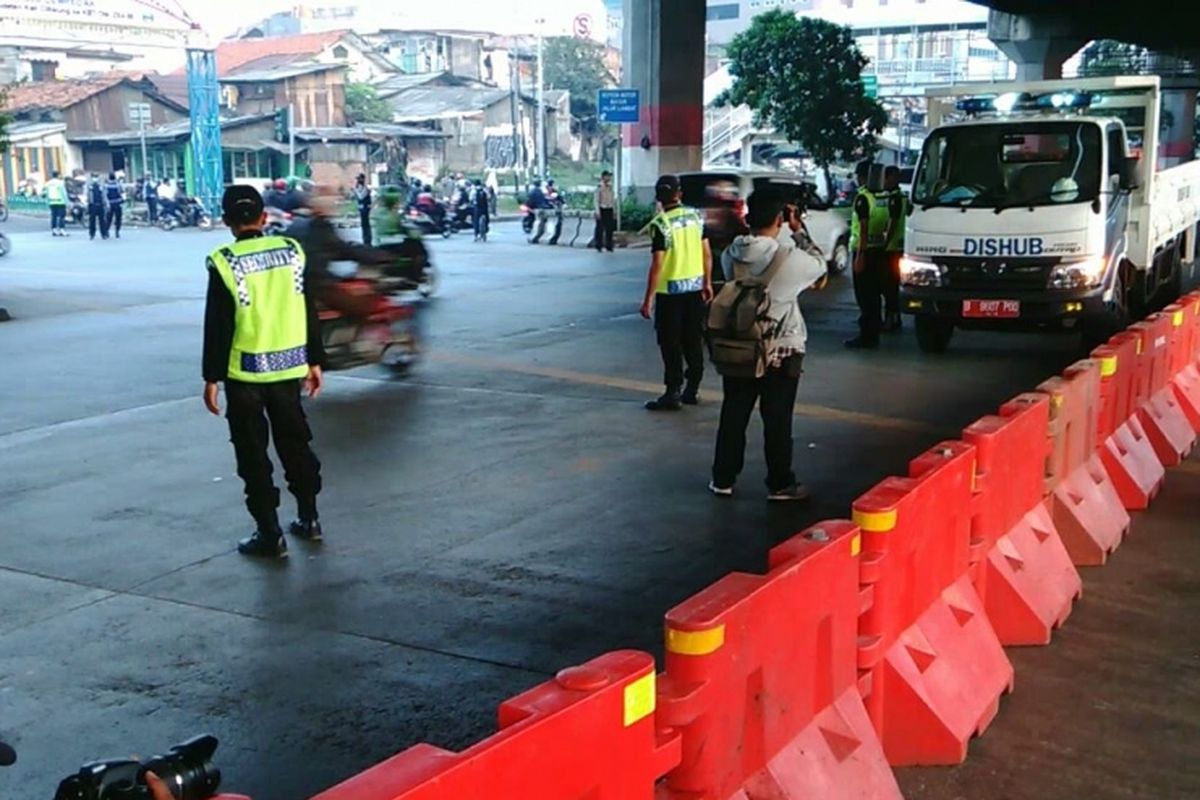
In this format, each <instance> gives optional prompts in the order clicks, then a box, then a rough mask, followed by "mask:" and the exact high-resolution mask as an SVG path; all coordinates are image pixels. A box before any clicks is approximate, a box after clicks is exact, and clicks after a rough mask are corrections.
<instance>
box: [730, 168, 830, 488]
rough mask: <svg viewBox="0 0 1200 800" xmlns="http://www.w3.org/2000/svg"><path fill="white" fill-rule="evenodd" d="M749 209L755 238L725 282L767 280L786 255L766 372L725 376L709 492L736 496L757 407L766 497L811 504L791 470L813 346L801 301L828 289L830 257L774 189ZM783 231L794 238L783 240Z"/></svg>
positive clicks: (734, 259)
mask: <svg viewBox="0 0 1200 800" xmlns="http://www.w3.org/2000/svg"><path fill="white" fill-rule="evenodd" d="M748 206H749V210H748V212H747V215H746V222H747V224H748V225H749V227H750V234H749V235H746V236H738V237H737V238H735V239H734V240H733V242H732V243H731V244H730V245H729V247H727V248H726V249H725V252H724V254H723V255H722V257H721V260H722V265H723V267H724V269H725V276H726V278H727V279H728V280H733V279H734V278H735V277H737V276H739V275H743V274H747V275H750V276H755V275H758V276H761V275H765V274H766V273H767V271H768V270H769V269H770V267H771V264H772V262H773V261H774V260H775V258H776V256H777V255H778V254H779V253H780V248H784V252H786V253H787V254H788V255H787V256H786V260H785V261H784V262H783V264H782V266H780V267H779V268H778V270H777V271H776V272H775V275H774V277H773V278H771V281H770V283H769V284H767V295H768V297H769V298H770V307H769V309H768V311H767V316H768V317H769V318H770V320H771V329H772V335H771V337H770V339H769V340H768V341H767V342H766V344H767V353H768V357H767V370H766V373H765V374H764V375H763V376H762V377H760V378H753V377H732V376H728V375H726V376H725V377H724V378H723V380H724V391H725V398H724V400H723V401H722V403H721V423H720V428H719V430H718V431H717V447H716V455H715V456H714V459H713V468H712V482H711V483H709V485H708V488H709V491H711V492H712V493H713V494H715V495H718V496H720V497H729V496H732V495H733V487H734V484H735V483H736V482H737V478H738V475H739V474H740V473H741V471H742V466H743V461H744V458H745V452H746V426H747V425H748V424H749V422H750V414H751V413H753V411H754V405H755V403H757V404H758V406H759V414H761V416H762V421H763V438H764V439H765V440H766V456H767V499H768V500H771V501H797V500H805V499H807V498H808V490H807V489H805V488H804V486H802V485H800V484H799V483H797V482H796V474H795V472H793V471H792V417H793V415H794V413H795V406H796V391H797V388H798V387H799V384H800V375H801V373H802V372H803V364H804V352H805V348H806V346H807V341H808V330H807V328H806V327H805V325H804V315H803V314H801V313H800V303H799V300H798V297H799V295H800V293H801V292H803V291H804V290H806V289H809V288H812V287H814V286H815V287H817V288H823V287H824V285H825V280H826V278H827V277H828V272H827V269H826V266H825V262H824V260H823V259H822V258H820V257H818V256H816V255H814V254H813V252H812V248H811V243H810V240H809V239H808V237H807V236H806V234H805V231H804V221H803V218H802V215H803V210H802V209H800V208H799V207H797V206H796V205H793V204H790V203H789V202H788V201H787V199H786V198H785V197H784V196H783V195H782V194H780V193H778V192H777V191H774V190H766V191H759V192H755V193H754V194H753V195H751V197H750V201H749V204H748ZM785 226H786V228H787V229H788V231H789V232H790V235H788V236H781V233H782V232H783V231H784V229H785Z"/></svg>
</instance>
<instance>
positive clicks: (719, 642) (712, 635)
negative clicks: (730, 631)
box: [667, 625, 725, 656]
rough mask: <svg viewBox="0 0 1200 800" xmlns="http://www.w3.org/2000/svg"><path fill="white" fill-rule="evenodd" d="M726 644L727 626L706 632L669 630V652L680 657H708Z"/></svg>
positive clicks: (720, 626)
mask: <svg viewBox="0 0 1200 800" xmlns="http://www.w3.org/2000/svg"><path fill="white" fill-rule="evenodd" d="M724 644H725V626H724V625H718V626H717V627H715V628H709V629H708V630H706V631H677V630H675V629H674V628H667V652H668V653H675V654H676V655H680V656H706V655H709V654H710V653H715V652H717V651H718V650H720V649H721V647H722V646H724Z"/></svg>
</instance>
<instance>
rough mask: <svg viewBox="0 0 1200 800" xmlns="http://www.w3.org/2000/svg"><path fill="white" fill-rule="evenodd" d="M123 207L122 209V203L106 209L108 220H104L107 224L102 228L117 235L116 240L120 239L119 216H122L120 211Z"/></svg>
mask: <svg viewBox="0 0 1200 800" xmlns="http://www.w3.org/2000/svg"><path fill="white" fill-rule="evenodd" d="M123 207H124V204H123V203H113V204H111V205H110V206H109V207H108V219H107V220H106V222H107V223H108V224H106V225H105V226H104V227H105V228H107V229H109V230H111V231H112V232H113V233H115V234H116V235H117V238H118V239H120V238H121V216H122V211H121V210H122V208H123Z"/></svg>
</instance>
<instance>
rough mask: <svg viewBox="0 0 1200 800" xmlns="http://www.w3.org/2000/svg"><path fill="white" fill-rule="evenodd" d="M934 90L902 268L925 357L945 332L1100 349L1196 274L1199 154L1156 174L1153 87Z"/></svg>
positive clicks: (1079, 84)
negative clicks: (1060, 334) (1066, 339)
mask: <svg viewBox="0 0 1200 800" xmlns="http://www.w3.org/2000/svg"><path fill="white" fill-rule="evenodd" d="M969 91H970V95H969V96H965V95H964V87H961V86H959V87H951V88H944V89H943V88H935V89H930V90H929V91H928V93H927V95H928V98H929V124H930V127H931V128H932V131H931V133H930V134H929V136H928V138H927V139H926V141H925V144H924V147H923V150H922V154H921V159H920V162H919V163H918V165H917V171H916V174H915V175H914V178H913V186H912V195H911V199H912V213H911V214H910V215H909V217H908V220H907V224H906V228H905V243H904V256H903V258H902V259H901V261H900V275H901V307H902V309H903V310H904V311H905V312H906V313H909V314H912V315H914V317H915V320H914V321H915V325H916V333H917V340H918V342H919V344H920V347H921V349H922V350H924V351H926V352H942V351H944V350H945V349H946V347H947V346H948V345H949V343H950V339H951V337H952V336H953V333H954V330H955V329H956V328H988V329H997V328H998V329H1013V330H1030V329H1034V330H1038V329H1068V330H1078V331H1081V332H1082V333H1083V335H1084V338H1085V341H1087V342H1088V343H1089V344H1095V343H1099V342H1102V341H1104V340H1105V339H1106V338H1107V337H1108V336H1109V335H1111V334H1112V333H1114V332H1115V331H1117V330H1119V329H1120V328H1122V327H1124V326H1125V325H1127V324H1128V323H1129V322H1131V321H1134V320H1136V319H1139V318H1140V317H1142V316H1144V315H1145V314H1146V313H1149V312H1150V311H1152V310H1154V309H1155V308H1157V307H1161V306H1162V305H1165V304H1166V303H1169V302H1170V301H1172V300H1174V299H1175V298H1176V297H1178V295H1179V292H1180V290H1181V288H1182V282H1183V280H1184V270H1185V269H1194V268H1195V256H1196V236H1197V232H1198V231H1197V223H1198V222H1200V162H1191V163H1186V164H1183V165H1180V166H1177V167H1173V168H1170V169H1165V170H1160V169H1159V165H1158V158H1157V155H1156V154H1157V153H1158V141H1159V125H1160V122H1161V114H1160V106H1159V80H1158V78H1157V77H1108V78H1091V79H1080V80H1061V81H1037V82H1030V83H1008V84H988V85H972V86H971V87H970V90H969Z"/></svg>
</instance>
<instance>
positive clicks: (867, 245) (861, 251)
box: [846, 161, 888, 350]
mask: <svg viewBox="0 0 1200 800" xmlns="http://www.w3.org/2000/svg"><path fill="white" fill-rule="evenodd" d="M871 166H872V164H871V162H870V161H860V162H859V164H858V167H857V168H856V169H855V171H854V175H855V179H856V180H857V183H858V193H857V194H856V196H855V198H854V211H853V213H852V215H851V217H850V252H851V254H852V256H853V258H854V297H855V299H856V300H857V301H858V309H859V317H858V327H859V333H858V336H856V337H854V338H853V339H850V340H849V341H847V342H846V347H849V348H850V349H852V350H873V349H875V348H876V347H879V333H880V330H881V329H882V327H883V320H882V313H883V308H882V307H883V303H882V302H881V301H882V299H883V291H884V279H885V275H886V272H887V251H886V250H885V249H884V246H885V245H886V243H887V239H886V237H887V227H888V209H887V204H886V203H883V202H881V201H880V200H879V198H877V197H876V196H875V193H874V192H872V191H871V189H870V187H869V183H870V178H871Z"/></svg>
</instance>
